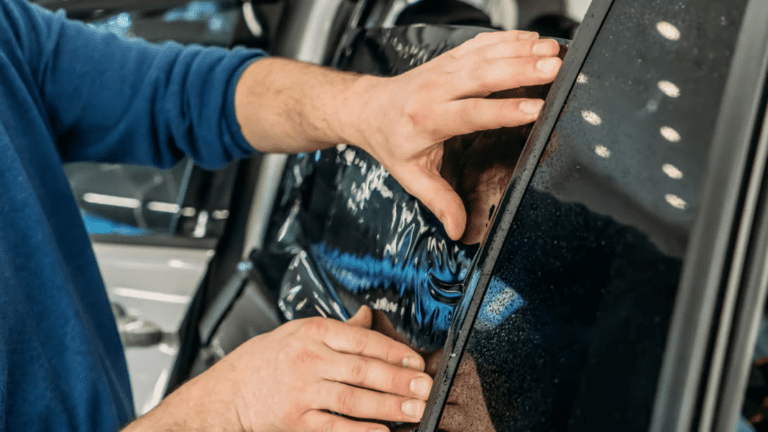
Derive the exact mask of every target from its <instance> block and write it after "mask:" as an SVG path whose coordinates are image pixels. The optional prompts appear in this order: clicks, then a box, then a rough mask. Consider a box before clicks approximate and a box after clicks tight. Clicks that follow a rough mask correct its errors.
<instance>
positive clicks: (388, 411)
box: [313, 381, 426, 422]
mask: <svg viewBox="0 0 768 432" xmlns="http://www.w3.org/2000/svg"><path fill="white" fill-rule="evenodd" d="M314 390H315V392H314V400H313V407H314V408H316V409H326V410H329V411H334V412H337V413H340V414H344V415H348V416H352V417H357V418H366V419H374V420H383V421H400V422H414V421H419V420H421V416H422V414H423V413H424V407H425V406H426V403H425V402H424V401H421V400H416V399H409V398H404V397H401V396H395V395H390V394H386V393H379V392H375V391H371V390H367V389H361V388H357V387H353V386H350V385H346V384H342V383H338V382H332V381H324V382H322V383H319V384H318V385H317V386H316V387H315V388H314Z"/></svg>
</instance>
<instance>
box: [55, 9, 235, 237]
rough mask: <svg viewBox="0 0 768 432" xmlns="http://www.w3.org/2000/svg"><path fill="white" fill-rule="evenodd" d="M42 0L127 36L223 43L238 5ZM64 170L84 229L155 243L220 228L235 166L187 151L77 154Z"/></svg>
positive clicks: (99, 27)
mask: <svg viewBox="0 0 768 432" xmlns="http://www.w3.org/2000/svg"><path fill="white" fill-rule="evenodd" d="M40 3H41V4H42V5H44V6H46V7H50V8H54V9H55V8H59V7H64V8H65V9H67V12H68V13H69V14H70V15H71V16H74V17H77V18H80V19H83V20H84V21H86V22H88V25H89V26H91V27H93V28H95V29H97V30H100V31H105V32H112V33H115V34H117V35H119V36H121V37H125V38H134V37H141V38H144V39H147V40H149V41H152V42H162V41H167V40H174V41H176V42H181V43H197V44H203V45H222V46H228V45H230V44H231V42H232V37H233V31H234V29H235V24H236V22H237V18H238V11H239V9H238V8H237V7H233V6H232V5H226V6H223V5H221V4H219V3H218V2H214V1H191V2H184V1H181V0H169V1H167V2H164V3H161V4H155V5H149V4H147V5H141V4H134V5H132V7H134V8H135V9H133V10H114V11H113V10H107V9H98V8H93V7H89V6H88V5H73V4H69V3H59V2H57V1H55V0H51V1H41V2H40ZM91 6H92V5H91ZM65 172H66V174H67V177H68V179H69V181H70V185H71V186H72V190H73V192H74V194H75V199H76V200H77V203H78V205H79V207H80V211H81V214H82V216H83V221H84V222H85V226H86V229H87V231H88V233H89V234H91V235H92V236H95V237H94V238H97V239H108V240H109V241H123V240H130V238H133V239H135V240H138V241H139V242H140V243H142V242H146V241H150V240H149V238H152V240H151V241H150V242H151V243H153V244H165V243H166V240H167V239H169V238H171V237H176V238H193V239H194V238H203V237H206V238H214V237H218V236H219V235H221V233H222V232H223V228H224V225H225V223H226V220H227V218H228V216H229V210H228V207H229V195H228V194H227V193H223V192H224V191H229V190H231V188H232V180H233V179H234V174H235V172H234V169H233V167H228V168H226V169H223V170H221V171H220V172H219V173H213V172H208V171H205V170H202V169H200V168H199V167H195V166H194V163H193V162H192V161H191V160H190V159H184V160H182V161H180V162H178V163H177V164H176V165H175V166H173V167H172V168H169V169H160V168H154V167H148V166H136V165H128V164H115V163H93V162H77V163H70V164H67V165H66V167H65ZM211 185H215V186H216V187H217V188H218V190H217V191H216V193H211V191H210V189H211V187H212V186H211ZM103 236H109V237H103ZM121 238H122V239H121ZM163 239H166V240H163ZM205 245H207V246H209V244H208V243H205Z"/></svg>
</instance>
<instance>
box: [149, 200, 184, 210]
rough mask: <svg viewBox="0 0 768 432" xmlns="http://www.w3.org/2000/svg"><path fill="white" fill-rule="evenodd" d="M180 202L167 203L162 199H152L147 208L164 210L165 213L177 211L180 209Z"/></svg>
mask: <svg viewBox="0 0 768 432" xmlns="http://www.w3.org/2000/svg"><path fill="white" fill-rule="evenodd" d="M180 209H181V208H180V207H179V205H178V204H174V203H167V202H160V201H150V202H148V203H147V210H152V211H156V212H163V213H176V212H178V211H179V210H180Z"/></svg>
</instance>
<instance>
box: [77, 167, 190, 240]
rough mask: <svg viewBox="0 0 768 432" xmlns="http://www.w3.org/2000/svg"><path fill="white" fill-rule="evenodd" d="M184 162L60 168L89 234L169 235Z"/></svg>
mask: <svg viewBox="0 0 768 432" xmlns="http://www.w3.org/2000/svg"><path fill="white" fill-rule="evenodd" d="M189 164H190V162H189V161H188V160H186V159H185V160H184V161H182V162H179V163H178V164H176V166H175V167H173V168H171V169H159V168H153V167H143V166H135V165H124V164H104V163H89V162H81V163H71V164H68V165H67V166H66V167H65V172H66V173H67V178H68V179H69V182H70V185H71V186H72V191H73V192H74V194H75V199H77V203H78V206H79V207H80V211H81V213H82V215H83V221H84V222H85V226H86V228H87V229H88V232H89V233H90V234H117V235H129V236H138V235H149V234H174V233H175V231H176V229H175V227H176V223H177V221H178V220H179V217H180V215H181V213H182V208H181V203H182V201H183V199H184V193H185V189H186V183H187V182H186V181H185V179H186V178H187V177H188V175H189V171H190V168H191V166H189ZM192 210H194V209H192Z"/></svg>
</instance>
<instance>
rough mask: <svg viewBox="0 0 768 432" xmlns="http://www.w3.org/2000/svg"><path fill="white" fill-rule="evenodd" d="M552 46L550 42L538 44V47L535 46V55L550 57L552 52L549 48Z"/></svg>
mask: <svg viewBox="0 0 768 432" xmlns="http://www.w3.org/2000/svg"><path fill="white" fill-rule="evenodd" d="M550 46H551V45H550V42H548V41H541V42H536V45H534V46H533V54H534V55H537V56H545V55H548V54H550V53H551V52H552V50H551V49H550V48H549V47H550Z"/></svg>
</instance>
